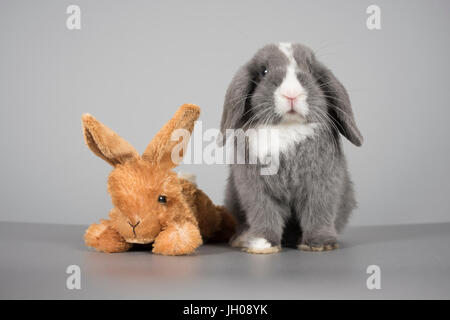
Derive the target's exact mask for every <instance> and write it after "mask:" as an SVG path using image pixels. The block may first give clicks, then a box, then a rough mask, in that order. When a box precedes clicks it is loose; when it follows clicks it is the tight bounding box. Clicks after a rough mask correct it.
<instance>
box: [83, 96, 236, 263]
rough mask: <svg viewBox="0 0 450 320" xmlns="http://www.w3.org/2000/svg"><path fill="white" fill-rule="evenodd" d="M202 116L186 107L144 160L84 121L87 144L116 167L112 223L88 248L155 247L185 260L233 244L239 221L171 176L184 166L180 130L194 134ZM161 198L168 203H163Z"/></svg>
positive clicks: (98, 227)
mask: <svg viewBox="0 0 450 320" xmlns="http://www.w3.org/2000/svg"><path fill="white" fill-rule="evenodd" d="M199 114H200V108H199V107H197V106H195V105H192V104H185V105H183V106H181V107H180V109H179V110H178V111H177V112H176V113H175V115H174V117H173V118H172V119H171V120H170V121H169V122H168V123H167V124H166V125H165V126H164V127H163V128H162V129H161V130H160V131H159V132H158V134H157V135H156V136H155V138H154V139H153V140H152V141H151V142H150V144H149V145H148V147H147V149H146V150H145V152H144V154H143V155H142V157H141V156H139V154H138V153H137V151H136V150H135V149H134V148H133V147H132V146H131V145H130V144H129V143H128V142H126V141H125V140H124V139H122V138H121V137H120V136H118V135H117V134H116V133H115V132H113V131H112V130H111V129H109V128H108V127H106V126H105V125H103V124H102V123H100V122H99V121H97V120H96V119H95V118H94V117H93V116H91V115H89V114H85V115H83V117H82V123H83V132H84V137H85V141H86V144H87V145H88V146H89V148H90V149H91V150H92V151H93V152H94V153H95V154H96V155H97V156H99V157H100V158H102V159H104V160H105V161H107V162H108V163H110V164H111V165H112V166H113V167H114V169H113V171H112V172H111V174H110V175H109V178H108V192H109V193H110V195H111V199H112V203H113V205H114V208H113V209H112V210H111V211H110V213H109V220H101V221H100V223H99V224H92V225H90V226H89V228H88V229H87V230H86V233H85V235H84V239H85V243H86V245H87V246H89V247H93V248H94V249H96V250H98V251H102V252H124V251H127V250H129V249H131V248H132V247H133V245H134V244H148V243H153V249H152V252H154V253H158V254H164V255H183V254H190V253H193V252H194V251H195V249H196V248H198V247H199V246H200V245H201V244H202V243H203V241H207V240H211V241H227V240H228V239H229V238H230V237H231V235H232V234H233V233H234V229H235V226H236V222H235V220H234V218H233V217H232V216H231V215H230V214H229V213H228V212H227V211H226V210H225V208H223V207H221V206H216V205H214V204H213V202H212V201H211V200H210V199H209V198H208V196H207V195H206V194H205V193H204V192H203V191H201V190H200V189H198V188H197V187H196V186H195V185H194V184H193V183H191V182H190V181H188V180H185V179H182V178H179V177H178V176H177V174H176V173H175V172H173V171H172V170H171V169H172V168H173V167H175V166H176V165H177V164H178V163H174V162H173V161H172V158H171V152H172V149H173V147H174V146H175V145H177V144H178V143H180V141H171V139H170V137H171V134H172V132H173V131H174V130H175V129H186V130H188V131H189V132H190V133H192V130H193V128H194V122H195V120H197V118H198V116H199ZM182 143H186V144H187V141H182ZM180 155H181V154H180ZM181 156H182V155H181ZM160 196H163V197H164V198H165V199H166V201H165V202H163V203H162V202H161V201H159V200H158V199H159V198H160Z"/></svg>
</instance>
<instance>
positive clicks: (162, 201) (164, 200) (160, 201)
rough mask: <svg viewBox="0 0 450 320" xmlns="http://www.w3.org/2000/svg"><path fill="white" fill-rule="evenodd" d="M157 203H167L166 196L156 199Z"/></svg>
mask: <svg viewBox="0 0 450 320" xmlns="http://www.w3.org/2000/svg"><path fill="white" fill-rule="evenodd" d="M158 202H159V203H166V202H167V197H166V196H159V197H158Z"/></svg>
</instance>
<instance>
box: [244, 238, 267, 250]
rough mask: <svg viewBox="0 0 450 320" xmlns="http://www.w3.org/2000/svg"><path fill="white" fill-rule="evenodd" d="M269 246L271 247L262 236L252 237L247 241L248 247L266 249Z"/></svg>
mask: <svg viewBox="0 0 450 320" xmlns="http://www.w3.org/2000/svg"><path fill="white" fill-rule="evenodd" d="M270 247H272V245H271V244H270V242H269V241H267V240H266V239H264V238H252V239H250V240H249V241H248V248H249V249H267V248H270Z"/></svg>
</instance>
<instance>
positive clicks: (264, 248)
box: [242, 238, 281, 254]
mask: <svg viewBox="0 0 450 320" xmlns="http://www.w3.org/2000/svg"><path fill="white" fill-rule="evenodd" d="M242 250H244V251H245V252H248V253H259V254H269V253H277V252H280V251H281V246H274V245H272V244H271V243H270V242H269V241H267V240H266V239H264V238H251V239H249V240H248V244H247V247H246V248H243V249H242Z"/></svg>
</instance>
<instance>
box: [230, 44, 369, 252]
mask: <svg viewBox="0 0 450 320" xmlns="http://www.w3.org/2000/svg"><path fill="white" fill-rule="evenodd" d="M293 48H294V58H295V60H296V62H297V64H298V66H299V69H300V71H299V72H298V74H297V77H298V79H299V81H300V83H301V84H302V86H303V87H304V88H305V89H306V91H307V94H308V99H307V102H308V104H309V106H310V112H309V113H308V115H307V117H306V120H307V122H314V121H315V122H317V121H321V122H322V123H324V124H325V125H324V126H322V127H320V128H319V129H318V131H316V135H314V137H310V138H308V139H306V140H304V141H301V142H299V143H297V144H296V145H295V148H293V149H292V150H291V151H290V152H288V153H285V154H282V155H281V157H280V163H279V171H278V173H277V174H276V175H269V176H263V175H260V165H249V164H246V165H237V164H236V165H231V169H230V176H229V181H228V185H227V190H226V196H225V205H226V206H227V208H228V209H229V210H230V211H231V212H232V213H233V214H234V215H235V216H236V218H237V219H238V221H239V224H240V226H239V228H238V231H237V233H236V235H235V238H236V237H241V238H249V237H250V238H251V237H262V238H265V239H266V240H268V241H270V242H271V244H272V245H274V246H278V245H281V240H282V235H283V230H284V228H285V226H286V223H287V221H288V220H289V219H292V218H294V221H297V223H298V224H299V226H300V230H301V235H300V236H299V239H298V241H297V242H298V243H301V244H306V245H309V246H323V245H327V244H330V245H334V244H336V242H337V233H338V232H340V231H341V230H342V229H343V228H344V226H345V225H346V223H347V221H348V218H349V215H350V213H351V211H352V210H353V208H354V207H355V205H356V202H355V199H354V193H353V187H352V182H351V180H350V177H349V173H348V170H347V164H346V161H345V157H344V154H343V153H342V146H341V140H340V135H339V132H340V133H341V134H342V135H344V136H345V137H346V138H347V139H349V140H350V141H351V142H352V143H353V144H355V145H357V146H360V145H361V144H362V136H361V134H360V132H359V130H358V128H357V126H356V123H355V120H354V117H353V112H352V108H351V104H350V99H349V96H348V94H347V92H346V90H345V88H344V86H343V85H342V84H341V83H340V82H339V81H338V80H337V78H336V77H335V76H334V75H333V73H332V72H331V71H330V70H329V69H327V68H326V67H325V66H323V64H321V63H320V62H318V61H317V60H316V58H315V56H314V54H313V52H312V51H311V50H310V49H309V48H307V47H305V46H303V45H299V44H296V45H293ZM287 63H288V59H287V57H286V56H285V55H284V54H283V53H282V52H281V51H280V50H279V49H278V47H277V46H276V45H273V44H271V45H267V46H265V47H263V48H262V49H260V50H259V51H258V52H257V53H256V55H255V56H254V57H253V58H252V59H251V60H250V61H249V62H248V63H246V64H245V65H244V66H242V67H241V68H240V69H239V71H238V72H237V74H236V75H235V77H234V78H233V80H232V81H231V84H230V86H229V88H228V90H227V93H226V97H225V103H224V110H223V115H222V121H221V131H222V132H223V133H224V132H225V130H226V129H230V128H233V129H237V128H243V129H247V128H251V127H254V126H256V125H257V124H261V123H271V124H277V123H279V122H280V121H281V117H280V116H278V115H277V114H276V113H275V112H274V101H273V93H274V91H275V89H276V88H277V87H278V86H279V85H280V83H281V81H282V79H283V78H284V75H285V66H286V64H287ZM263 69H267V70H269V72H268V74H267V75H263V74H262V73H261V72H262V70H263ZM324 114H326V116H325V115H324ZM243 246H245V245H243Z"/></svg>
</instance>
